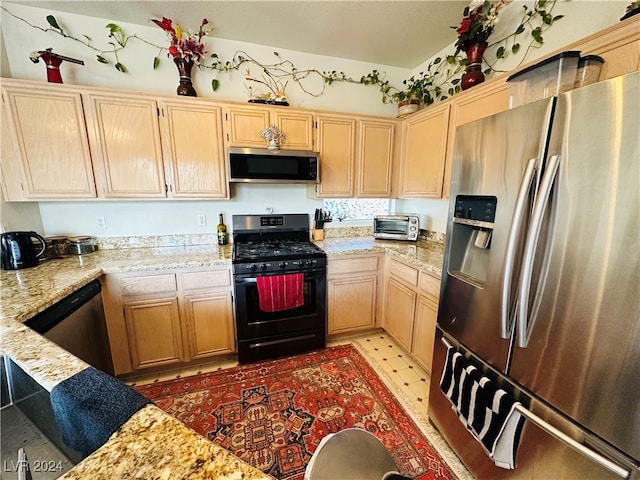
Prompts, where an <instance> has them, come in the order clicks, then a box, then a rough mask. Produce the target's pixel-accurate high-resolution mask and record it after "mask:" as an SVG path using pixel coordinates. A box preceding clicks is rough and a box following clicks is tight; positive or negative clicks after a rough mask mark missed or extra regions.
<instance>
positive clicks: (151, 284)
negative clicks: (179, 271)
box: [120, 273, 177, 295]
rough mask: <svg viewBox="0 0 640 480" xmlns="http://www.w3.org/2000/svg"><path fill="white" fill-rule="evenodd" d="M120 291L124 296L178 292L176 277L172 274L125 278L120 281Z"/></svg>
mask: <svg viewBox="0 0 640 480" xmlns="http://www.w3.org/2000/svg"><path fill="white" fill-rule="evenodd" d="M120 289H121V290H122V295H141V294H149V293H160V292H175V291H176V290H177V287H176V276H175V275H174V274H173V273H171V274H164V275H144V276H136V277H125V278H121V279H120Z"/></svg>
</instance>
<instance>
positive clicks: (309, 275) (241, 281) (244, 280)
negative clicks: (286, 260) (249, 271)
mask: <svg viewBox="0 0 640 480" xmlns="http://www.w3.org/2000/svg"><path fill="white" fill-rule="evenodd" d="M276 275H277V274H276ZM283 275H286V273H284V274H283ZM325 275H326V271H320V270H318V271H313V272H304V281H305V282H306V281H309V280H313V279H316V278H322V277H323V276H325ZM262 276H269V275H255V276H244V275H243V276H238V275H236V276H235V278H234V283H235V284H236V285H250V284H253V283H256V282H257V281H256V278H257V277H262Z"/></svg>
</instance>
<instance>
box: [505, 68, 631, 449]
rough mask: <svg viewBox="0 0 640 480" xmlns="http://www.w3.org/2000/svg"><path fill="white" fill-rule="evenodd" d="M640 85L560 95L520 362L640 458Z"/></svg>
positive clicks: (545, 388) (564, 405) (515, 369)
mask: <svg viewBox="0 0 640 480" xmlns="http://www.w3.org/2000/svg"><path fill="white" fill-rule="evenodd" d="M639 92H640V73H635V74H630V75H626V76H623V77H617V78H616V79H613V80H610V81H607V82H601V83H598V84H595V85H592V86H589V87H584V88H581V89H577V90H574V91H572V92H570V93H568V94H565V95H562V96H560V97H559V99H558V104H557V116H556V119H554V125H553V127H552V139H551V147H550V148H551V149H552V151H551V152H550V154H551V155H558V160H559V166H558V169H557V173H556V176H555V179H554V182H553V188H552V189H551V191H550V196H549V200H548V205H547V207H546V209H545V210H543V213H544V219H545V220H544V222H543V224H544V223H546V224H548V225H549V234H548V235H547V234H541V235H540V237H539V239H538V241H537V242H534V243H535V245H534V247H535V248H532V249H531V253H532V254H533V258H531V259H530V260H531V261H532V262H533V263H535V264H537V265H540V271H541V275H540V276H539V278H538V279H535V280H534V281H532V282H527V281H526V280H527V279H526V278H525V277H526V267H525V268H524V270H525V272H524V274H523V279H522V281H521V283H520V284H521V286H522V285H525V284H527V283H530V289H529V290H528V291H524V292H523V293H522V292H521V293H522V295H521V297H520V300H519V304H520V305H521V306H524V307H525V308H524V309H522V311H521V312H520V313H519V319H518V322H521V323H520V324H519V327H521V328H519V338H518V346H516V349H515V351H514V354H513V359H512V365H511V370H510V376H511V377H513V378H514V379H515V380H516V381H517V382H519V383H520V384H521V385H523V386H524V387H525V388H527V389H529V390H530V391H531V392H533V393H534V394H535V395H537V396H539V397H541V398H542V399H543V400H545V401H546V402H548V403H549V404H551V405H553V406H554V407H556V408H558V409H559V410H560V411H562V412H563V413H565V414H566V415H567V416H569V417H571V418H573V419H574V420H575V421H577V422H578V423H579V424H582V425H583V426H585V427H586V428H587V429H588V430H590V431H591V432H593V433H594V434H596V435H598V436H600V437H601V438H603V439H604V440H606V441H607V442H609V443H611V444H612V445H614V446H615V447H616V448H618V449H620V450H621V451H622V452H625V453H626V454H627V455H629V456H631V457H632V458H634V459H636V460H640V401H638V399H639V398H640V277H639V272H640V254H639V252H640V134H639V132H640V93H639ZM556 145H557V146H558V149H557V150H556ZM543 183H544V182H543ZM540 198H542V195H540ZM529 243H530V244H531V245H533V244H532V243H531V242H529ZM528 246H529V245H528ZM524 345H526V347H524Z"/></svg>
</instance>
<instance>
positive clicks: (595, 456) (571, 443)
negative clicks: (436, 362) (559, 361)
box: [440, 332, 631, 478]
mask: <svg viewBox="0 0 640 480" xmlns="http://www.w3.org/2000/svg"><path fill="white" fill-rule="evenodd" d="M440 341H441V342H442V343H443V344H444V346H445V347H447V348H453V345H452V344H451V343H450V342H449V340H447V339H446V338H445V337H444V332H443V336H442V337H440ZM515 409H516V410H517V411H518V413H520V414H521V415H522V416H523V417H524V418H526V419H527V420H529V421H530V422H531V423H533V424H534V425H536V426H538V427H539V428H541V429H542V430H544V431H545V432H547V433H548V434H549V435H551V436H552V437H554V438H556V439H557V440H559V441H560V442H562V443H564V444H565V445H567V446H568V447H570V448H573V449H574V450H575V451H576V452H578V453H579V454H581V455H583V456H585V457H587V458H588V459H589V460H591V461H593V462H596V463H597V464H598V465H601V466H603V467H604V468H606V469H607V470H609V471H610V472H613V473H615V474H616V475H618V476H619V477H622V478H631V471H629V470H627V469H626V468H624V467H621V466H620V465H618V464H617V463H615V462H613V461H612V460H610V459H609V458H607V457H605V456H603V455H601V454H600V453H598V452H596V451H594V450H592V449H590V448H589V447H586V446H584V445H583V444H582V443H580V442H577V441H576V440H574V439H573V438H571V437H570V436H569V435H567V434H566V433H564V432H563V431H562V430H559V429H558V428H556V427H554V426H553V425H551V424H550V423H548V422H545V421H544V420H543V419H542V418H540V417H539V416H537V415H536V414H535V413H533V412H532V411H531V410H529V409H527V408H526V407H524V406H523V405H522V404H517V405H516V406H515Z"/></svg>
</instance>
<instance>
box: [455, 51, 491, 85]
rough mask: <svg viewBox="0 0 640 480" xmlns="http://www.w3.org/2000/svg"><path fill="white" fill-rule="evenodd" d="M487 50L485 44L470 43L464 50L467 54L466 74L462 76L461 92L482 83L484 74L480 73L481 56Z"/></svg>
mask: <svg viewBox="0 0 640 480" xmlns="http://www.w3.org/2000/svg"><path fill="white" fill-rule="evenodd" d="M486 48H487V42H483V43H472V44H471V45H469V46H468V47H467V48H466V49H465V53H466V54H467V72H466V73H465V74H464V75H462V82H461V83H460V87H462V89H463V90H466V89H468V88H471V87H473V86H474V85H477V84H479V83H482V82H484V73H482V56H483V55H484V51H485V49H486Z"/></svg>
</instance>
